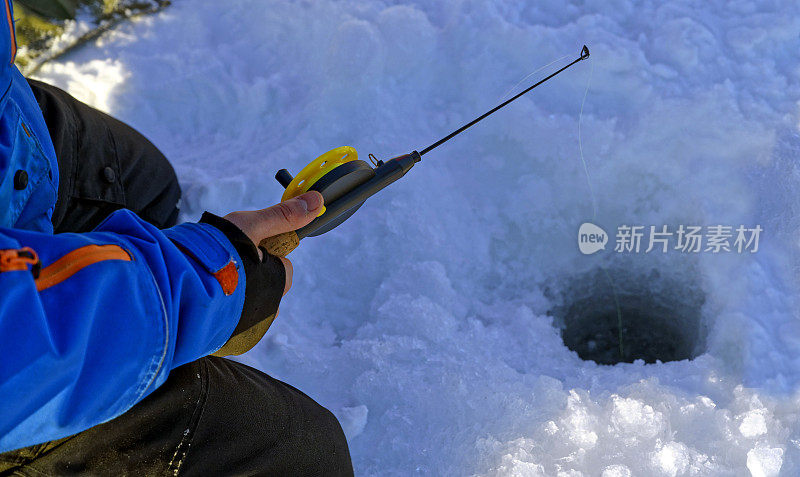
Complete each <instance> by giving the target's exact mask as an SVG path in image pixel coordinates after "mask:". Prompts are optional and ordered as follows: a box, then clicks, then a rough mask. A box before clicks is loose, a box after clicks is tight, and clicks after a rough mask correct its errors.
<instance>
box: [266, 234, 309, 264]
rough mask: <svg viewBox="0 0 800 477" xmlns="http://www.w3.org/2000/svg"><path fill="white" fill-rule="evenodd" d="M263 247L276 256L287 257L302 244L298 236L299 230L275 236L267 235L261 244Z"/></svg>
mask: <svg viewBox="0 0 800 477" xmlns="http://www.w3.org/2000/svg"><path fill="white" fill-rule="evenodd" d="M259 245H260V246H261V247H264V249H265V250H266V251H267V253H269V254H270V255H274V256H276V257H281V258H282V257H285V256H287V255H289V253H290V252H291V251H292V250H294V249H296V248H297V246H298V245H300V238H298V237H297V232H294V231H292V232H286V233H283V234H280V235H275V236H274V237H267V238H265V239H264V240H262V241H261V243H260V244H259Z"/></svg>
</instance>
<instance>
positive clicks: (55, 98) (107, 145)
mask: <svg viewBox="0 0 800 477" xmlns="http://www.w3.org/2000/svg"><path fill="white" fill-rule="evenodd" d="M28 83H29V84H30V86H31V89H32V90H33V94H34V96H35V97H36V99H37V101H38V103H39V107H40V108H41V110H42V114H43V115H44V119H45V122H46V123H47V128H48V130H49V132H50V137H51V138H52V140H53V146H54V147H55V151H56V158H57V159H58V168H59V184H58V201H57V202H56V208H55V211H54V212H53V225H54V227H55V230H56V232H57V233H58V232H86V231H89V230H92V229H93V228H94V227H95V226H97V224H99V223H100V222H101V221H102V220H103V219H104V218H106V217H107V216H108V214H110V213H111V212H113V211H114V210H117V209H120V208H126V209H130V210H132V211H134V212H136V213H137V214H138V215H139V216H140V217H142V218H143V219H145V220H147V221H148V222H150V223H152V224H154V225H156V226H157V227H160V228H165V227H170V226H172V225H174V224H175V222H176V221H177V218H178V208H177V204H178V199H179V198H180V193H181V191H180V186H179V185H178V180H177V177H176V175H175V171H174V169H173V168H172V166H171V165H170V164H169V161H167V159H166V158H165V157H164V155H163V154H162V153H161V152H160V151H159V150H158V149H157V148H156V147H155V146H154V145H153V144H152V143H151V142H150V141H149V140H147V138H145V137H144V136H142V135H141V134H140V133H138V132H137V131H136V130H134V129H133V128H131V127H130V126H128V125H126V124H125V123H123V122H121V121H118V120H116V119H114V118H112V117H111V116H109V115H107V114H105V113H102V112H100V111H98V110H96V109H94V108H92V107H90V106H87V105H86V104H84V103H81V102H80V101H78V100H76V99H75V98H73V97H72V96H70V95H69V94H68V93H66V92H65V91H63V90H61V89H59V88H57V87H55V86H52V85H48V84H46V83H42V82H40V81H35V80H28Z"/></svg>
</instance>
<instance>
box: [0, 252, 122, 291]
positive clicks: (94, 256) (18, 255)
mask: <svg viewBox="0 0 800 477" xmlns="http://www.w3.org/2000/svg"><path fill="white" fill-rule="evenodd" d="M106 260H123V261H126V262H130V261H131V260H132V258H131V256H130V254H129V253H128V252H126V251H125V249H123V248H122V247H120V246H119V245H86V246H84V247H80V248H76V249H75V250H73V251H71V252H69V253H68V254H66V255H64V256H63V257H61V258H59V259H58V260H56V261H55V262H53V263H51V264H50V265H48V266H46V267H44V268H42V266H41V265H42V264H41V262H40V261H39V257H38V256H37V255H36V252H35V251H34V250H33V249H31V248H29V247H24V248H21V249H18V250H14V249H12V250H0V272H10V271H17V270H27V269H28V265H32V269H31V272H32V273H33V278H34V281H35V283H36V290H38V291H42V290H46V289H48V288H50V287H52V286H55V285H58V284H59V283H61V282H63V281H64V280H66V279H68V278H70V277H71V276H73V275H75V274H76V273H78V272H79V271H81V270H83V269H84V268H86V267H88V266H89V265H94V264H95V263H98V262H103V261H106Z"/></svg>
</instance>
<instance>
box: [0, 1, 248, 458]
mask: <svg viewBox="0 0 800 477" xmlns="http://www.w3.org/2000/svg"><path fill="white" fill-rule="evenodd" d="M0 2H2V3H3V4H4V5H3V6H2V7H0V8H2V9H4V11H2V12H0V16H2V17H3V18H4V20H2V21H0V92H2V99H0V452H3V451H8V450H12V449H16V448H20V447H25V446H29V445H32V444H37V443H40V442H44V441H48V440H52V439H56V438H60V437H64V436H68V435H71V434H74V433H77V432H79V431H82V430H84V429H87V428H89V427H91V426H94V425H96V424H99V423H102V422H105V421H108V420H110V419H112V418H114V417H116V416H118V415H120V414H122V413H123V412H125V411H126V410H127V409H130V408H131V407H132V406H133V405H134V404H135V403H137V402H138V401H140V400H141V399H142V398H144V397H145V396H147V395H148V394H149V393H151V392H152V391H153V390H154V389H156V388H157V387H158V386H160V385H161V384H162V383H163V382H164V380H165V379H166V377H167V375H168V374H169V372H170V370H171V369H173V368H175V367H176V366H179V365H181V364H184V363H187V362H190V361H193V360H195V359H197V358H199V357H202V356H205V355H208V354H210V353H212V352H214V351H216V350H217V349H219V348H220V347H221V346H222V345H223V344H224V343H225V342H226V340H227V339H228V338H229V337H230V336H231V334H232V333H233V331H234V329H235V328H236V326H237V323H238V321H239V317H240V314H241V312H242V307H243V303H244V290H245V275H244V270H243V268H244V267H243V266H242V265H241V260H240V258H239V255H238V254H237V252H236V249H235V248H234V247H233V245H232V244H231V242H230V241H229V240H228V239H227V238H226V236H225V235H223V233H222V232H220V231H219V230H218V229H217V228H215V227H213V226H211V225H208V224H198V223H186V224H181V225H178V226H175V227H173V228H171V229H168V230H163V231H159V230H158V229H156V228H155V227H153V226H151V225H149V224H148V223H146V222H144V221H143V220H141V219H139V218H138V217H137V216H136V215H135V214H134V213H132V212H130V211H127V210H120V211H117V212H115V213H114V214H112V215H111V216H110V217H109V218H108V219H106V220H105V221H104V222H103V223H102V224H101V225H99V226H98V227H97V228H96V229H95V230H94V231H93V232H90V233H82V234H73V233H65V234H58V235H54V234H53V227H52V225H51V216H52V213H53V207H54V205H55V201H56V188H57V185H58V168H57V163H56V158H55V152H54V150H53V145H52V142H51V140H50V137H49V134H48V131H47V127H46V125H45V122H44V118H43V117H42V113H41V111H40V110H39V107H38V104H37V102H36V100H35V99H34V97H33V94H32V92H31V90H30V88H29V87H28V84H27V82H26V81H25V79H24V78H23V77H22V75H21V74H20V72H19V71H18V70H17V68H16V67H15V66H14V64H13V61H14V55H15V52H16V46H15V39H14V27H13V21H12V18H13V10H12V5H11V0H0ZM18 171H25V172H26V173H27V175H28V183H27V186H26V187H24V188H22V189H21V190H18V189H17V188H15V184H14V182H15V180H14V178H15V176H16V175H18V174H20V173H19V172H18ZM179 246H180V248H179ZM37 258H38V261H37V260H36V259H37ZM34 262H36V263H34ZM37 263H38V264H39V265H38V266H37ZM34 269H37V270H34ZM37 272H38V273H37ZM36 276H38V278H36Z"/></svg>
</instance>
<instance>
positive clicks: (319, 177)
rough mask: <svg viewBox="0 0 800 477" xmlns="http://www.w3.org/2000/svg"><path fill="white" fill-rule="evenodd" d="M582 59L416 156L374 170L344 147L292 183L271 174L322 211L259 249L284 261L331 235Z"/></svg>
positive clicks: (287, 195)
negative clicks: (310, 196)
mask: <svg viewBox="0 0 800 477" xmlns="http://www.w3.org/2000/svg"><path fill="white" fill-rule="evenodd" d="M586 58H589V48H587V47H586V45H584V46H583V48H582V49H581V52H580V56H578V58H576V59H575V60H573V61H572V62H571V63H569V64H568V65H566V66H564V67H562V68H561V69H559V70H558V71H556V72H555V73H552V74H550V75H549V76H547V77H545V78H544V79H541V80H539V81H537V82H536V83H535V84H533V85H532V86H530V87H528V88H526V89H525V90H524V91H522V92H520V93H518V94H517V95H515V96H514V97H512V98H510V99H508V100H506V101H504V102H502V103H500V104H498V105H497V106H495V107H494V108H492V109H490V110H489V111H487V112H485V113H484V114H482V115H480V116H478V117H477V118H475V119H473V120H472V121H470V122H468V123H466V124H464V125H463V126H461V127H460V128H458V129H456V130H455V131H453V132H451V133H450V134H448V135H447V136H445V137H443V138H441V139H439V140H438V141H436V142H434V143H433V144H431V145H430V146H428V147H426V148H424V149H422V151H420V152H417V151H412V152H410V153H408V154H403V155H402V156H397V157H394V158H392V159H388V160H386V161H385V162H384V161H380V160H377V159H375V157H374V156H373V155H372V154H370V155H369V158H370V160H371V161H372V163H373V165H375V168H373V167H372V166H370V165H369V164H367V163H366V162H365V161H362V160H359V159H358V153H357V152H356V150H355V149H354V148H352V147H350V146H342V147H337V148H336V149H332V150H330V151H328V152H326V153H325V154H323V155H321V156H319V157H318V158H316V159H315V160H313V161H312V162H311V163H310V164H308V165H307V166H306V167H304V168H303V170H301V171H300V173H299V174H297V176H295V177H292V175H291V174H290V173H289V171H287V170H286V169H281V170H280V171H278V173H277V174H275V179H277V181H278V182H279V183H280V184H281V185H282V186H283V187H284V188H285V189H286V190H285V191H284V193H283V197H282V198H281V201H284V200H288V199H291V198H292V197H297V196H298V195H300V194H303V193H305V192H308V191H312V190H315V191H317V192H319V193H321V194H322V197H323V199H324V200H325V202H324V203H325V205H324V207H323V208H322V210H321V212H320V215H319V216H317V218H316V219H314V220H313V221H312V222H311V223H310V224H308V225H306V226H305V227H302V228H300V229H297V230H295V231H293V232H287V233H284V234H280V235H276V236H274V237H269V238H266V239H264V240H263V241H261V243H260V246H261V247H264V249H266V250H267V252H269V253H270V254H272V255H275V256H278V257H285V256H286V255H287V254H289V252H291V251H292V250H294V249H295V248H296V247H297V245H299V243H300V240H301V239H303V238H306V237H313V236H316V235H321V234H324V233H325V232H328V231H330V230H333V229H334V228H336V227H337V226H338V225H339V224H341V223H342V222H344V221H345V220H347V219H348V218H350V216H351V215H353V214H354V213H355V212H356V210H358V208H359V207H361V206H362V205H363V204H364V202H365V201H366V200H367V199H368V198H370V197H372V196H373V195H375V194H376V193H377V192H379V191H380V190H382V189H384V188H385V187H386V186H388V185H389V184H391V183H393V182H395V181H397V180H398V179H400V178H401V177H403V176H404V175H405V174H406V173H407V172H408V171H409V170H411V168H412V167H414V165H415V164H416V163H418V162H419V161H421V160H422V156H424V155H425V154H427V153H429V152H431V151H432V150H434V149H436V148H437V147H439V146H441V145H442V144H444V143H445V142H447V141H449V140H451V139H453V138H454V137H455V136H457V135H459V134H461V133H462V132H464V131H466V130H467V129H469V128H470V127H472V126H474V125H475V124H477V123H479V122H480V121H483V120H484V119H486V118H487V117H488V116H490V115H492V114H494V113H495V112H497V111H498V110H500V109H502V108H503V107H505V106H507V105H508V104H509V103H511V102H513V101H515V100H517V99H518V98H520V97H521V96H523V95H524V94H526V93H528V92H529V91H531V90H533V89H534V88H536V87H537V86H539V85H540V84H542V83H544V82H545V81H547V80H549V79H550V78H552V77H554V76H556V75H558V74H559V73H561V72H562V71H564V70H566V69H567V68H569V67H571V66H572V65H574V64H575V63H578V62H580V61H583V60H585V59H586Z"/></svg>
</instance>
